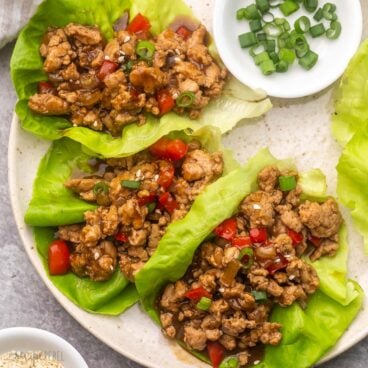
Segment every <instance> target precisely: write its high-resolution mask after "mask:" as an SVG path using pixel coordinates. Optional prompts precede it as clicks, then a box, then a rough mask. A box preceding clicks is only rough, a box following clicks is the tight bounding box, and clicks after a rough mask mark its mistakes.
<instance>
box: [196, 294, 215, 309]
mask: <svg viewBox="0 0 368 368" xmlns="http://www.w3.org/2000/svg"><path fill="white" fill-rule="evenodd" d="M211 304H212V300H211V299H210V298H207V297H205V296H202V298H201V300H200V301H199V302H198V303H197V305H196V308H197V309H199V310H202V311H208V310H209V309H210V306H211Z"/></svg>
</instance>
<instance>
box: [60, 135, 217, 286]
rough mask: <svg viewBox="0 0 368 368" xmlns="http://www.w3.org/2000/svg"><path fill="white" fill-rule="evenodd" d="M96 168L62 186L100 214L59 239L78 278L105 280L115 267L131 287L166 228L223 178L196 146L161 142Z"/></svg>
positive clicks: (64, 229) (212, 157)
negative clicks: (87, 175) (118, 268)
mask: <svg viewBox="0 0 368 368" xmlns="http://www.w3.org/2000/svg"><path fill="white" fill-rule="evenodd" d="M160 157H161V158H160ZM163 157H165V158H166V159H162V158H163ZM169 158H170V159H169ZM97 166H98V171H99V174H98V175H93V176H89V177H82V178H73V179H71V180H69V181H68V182H66V184H65V185H66V187H67V188H69V189H71V190H73V191H74V192H75V193H77V194H78V195H79V196H80V197H81V198H82V199H84V200H86V201H89V202H92V203H96V204H97V205H98V208H97V209H96V210H94V211H89V212H86V213H85V216H84V218H85V223H83V224H75V225H68V226H60V227H59V229H58V233H57V238H58V239H59V240H62V241H66V242H67V243H68V246H69V248H70V249H71V254H70V266H71V269H72V271H73V272H74V273H76V274H77V275H79V276H82V277H85V276H87V277H90V278H91V279H92V280H96V281H102V280H107V279H109V278H110V277H111V276H112V275H113V273H114V272H115V270H116V268H117V266H118V265H119V266H120V269H121V271H122V272H123V274H124V275H125V276H126V277H127V278H128V279H129V280H131V281H133V280H134V275H135V274H136V272H138V271H139V270H140V269H141V267H143V265H144V264H145V263H146V262H147V260H148V259H149V257H150V256H151V255H152V253H153V252H154V251H155V249H156V247H157V245H158V242H159V241H160V239H161V237H162V236H163V234H164V233H165V230H166V228H167V226H168V225H169V224H170V223H171V222H172V221H175V220H177V219H180V218H182V217H184V216H185V214H186V213H187V212H188V210H189V209H190V207H191V204H192V203H193V201H194V199H195V198H196V196H197V195H198V194H200V193H201V192H202V191H203V190H204V189H205V187H206V186H207V185H209V184H210V183H211V182H213V181H215V180H216V179H217V178H219V177H220V176H221V175H222V171H223V159H222V154H221V153H220V152H214V153H209V152H207V151H206V150H205V149H203V148H202V147H201V145H200V143H198V142H197V141H192V142H190V143H189V144H186V143H184V142H183V141H181V140H179V139H175V140H169V139H166V138H163V139H161V140H160V141H158V142H157V143H156V144H155V145H153V146H152V147H151V148H150V149H149V150H146V151H144V152H141V153H138V154H136V155H134V156H131V157H128V158H120V159H108V160H106V161H99V162H98V163H97Z"/></svg>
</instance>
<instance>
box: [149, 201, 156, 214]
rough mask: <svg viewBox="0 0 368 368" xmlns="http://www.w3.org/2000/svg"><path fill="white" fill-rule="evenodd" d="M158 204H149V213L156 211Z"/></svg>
mask: <svg viewBox="0 0 368 368" xmlns="http://www.w3.org/2000/svg"><path fill="white" fill-rule="evenodd" d="M156 206H157V204H156V203H155V202H152V203H149V204H147V209H148V213H152V212H153V211H154V210H155V209H156Z"/></svg>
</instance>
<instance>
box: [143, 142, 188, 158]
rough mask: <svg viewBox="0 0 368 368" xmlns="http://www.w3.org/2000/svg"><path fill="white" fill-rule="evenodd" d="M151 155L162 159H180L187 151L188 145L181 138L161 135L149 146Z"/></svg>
mask: <svg viewBox="0 0 368 368" xmlns="http://www.w3.org/2000/svg"><path fill="white" fill-rule="evenodd" d="M149 150H150V152H151V154H152V155H153V156H156V157H158V158H161V159H164V160H172V161H177V160H181V159H182V158H183V157H184V156H185V155H186V154H187V152H188V145H187V144H186V143H185V142H183V141H182V140H181V139H169V138H165V137H162V138H161V139H159V140H158V141H157V142H156V143H155V144H153V145H152V146H151V147H150V149H149Z"/></svg>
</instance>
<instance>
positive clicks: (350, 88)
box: [332, 40, 368, 146]
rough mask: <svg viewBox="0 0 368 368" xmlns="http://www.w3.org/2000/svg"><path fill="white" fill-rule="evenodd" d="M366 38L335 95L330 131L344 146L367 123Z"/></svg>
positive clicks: (367, 70) (367, 45)
mask: <svg viewBox="0 0 368 368" xmlns="http://www.w3.org/2000/svg"><path fill="white" fill-rule="evenodd" d="M367 101H368V40H366V41H364V42H363V43H362V45H361V46H360V49H359V50H358V52H357V53H356V54H355V56H354V57H353V59H352V60H351V61H350V64H349V66H348V68H347V69H346V71H345V73H344V76H343V77H342V79H341V82H340V85H339V87H338V89H337V91H336V95H335V114H334V115H333V116H332V133H333V135H334V137H335V138H336V140H337V141H338V142H339V143H340V144H341V145H342V146H345V145H346V143H347V142H349V140H350V139H351V137H352V136H353V135H354V133H355V132H357V131H358V130H359V129H360V128H364V127H365V126H366V125H367V123H368V104H367Z"/></svg>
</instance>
